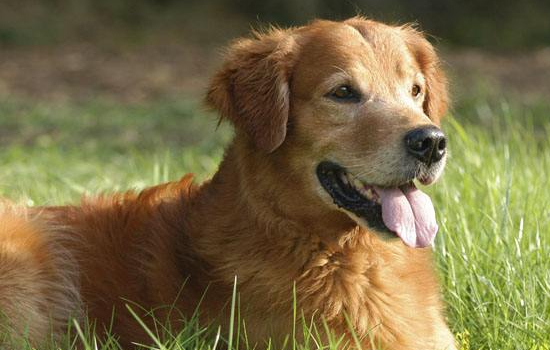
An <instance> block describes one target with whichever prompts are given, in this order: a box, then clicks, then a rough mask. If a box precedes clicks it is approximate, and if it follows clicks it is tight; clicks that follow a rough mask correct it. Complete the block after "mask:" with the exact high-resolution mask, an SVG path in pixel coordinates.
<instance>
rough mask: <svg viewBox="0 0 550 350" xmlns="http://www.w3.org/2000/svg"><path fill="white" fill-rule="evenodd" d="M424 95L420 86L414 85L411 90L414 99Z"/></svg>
mask: <svg viewBox="0 0 550 350" xmlns="http://www.w3.org/2000/svg"><path fill="white" fill-rule="evenodd" d="M421 93H422V88H421V87H420V85H418V84H414V85H413V86H412V89H411V94H412V95H413V97H418V95H420V94H421Z"/></svg>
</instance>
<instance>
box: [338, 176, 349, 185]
mask: <svg viewBox="0 0 550 350" xmlns="http://www.w3.org/2000/svg"><path fill="white" fill-rule="evenodd" d="M340 180H342V182H343V183H344V185H349V181H348V177H347V175H346V174H341V175H340Z"/></svg>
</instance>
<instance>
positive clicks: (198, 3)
mask: <svg viewBox="0 0 550 350" xmlns="http://www.w3.org/2000/svg"><path fill="white" fill-rule="evenodd" d="M357 13H360V14H363V15H366V16H368V17H371V18H375V19H379V20H382V21H386V22H390V23H405V22H417V23H418V24H419V26H420V28H422V29H423V30H425V31H426V32H427V33H429V34H430V39H431V40H432V41H433V42H434V43H435V44H436V45H437V46H438V47H439V49H440V51H441V52H442V54H443V56H444V58H445V61H446V62H447V66H448V67H447V70H448V71H449V73H450V75H451V78H453V77H454V78H455V79H452V81H453V86H452V88H453V89H454V91H455V96H458V97H459V98H466V97H468V96H467V94H468V92H469V91H473V90H475V91H477V92H479V91H481V92H483V93H486V94H487V95H493V96H499V95H501V94H504V95H507V94H511V95H518V94H519V95H521V97H522V99H524V100H525V101H534V100H538V99H547V98H550V1H548V0H546V1H544V0H523V1H517V0H501V1H473V0H466V1H453V0H414V1H407V0H338V1H337V0H301V1H296V0H294V1H293V0H279V1H276V0H263V1H255V0H236V1H229V0H215V1H206V0H186V1H176V0H43V1H39V0H0V96H23V97H25V98H27V97H30V98H37V99H44V98H45V99H65V100H67V99H68V100H74V99H76V100H82V99H84V100H86V99H94V98H98V97H100V98H108V99H115V100H120V101H129V102H136V101H138V102H139V101H143V100H151V99H159V98H166V97H171V96H183V95H185V96H190V97H199V96H200V95H201V94H202V92H203V91H204V87H205V84H206V81H207V78H208V76H210V75H211V74H212V72H213V70H214V69H215V67H216V66H217V65H218V64H219V60H220V54H219V52H220V47H222V45H223V44H225V43H226V42H227V41H228V40H229V39H231V38H233V37H236V36H241V35H245V34H246V33H247V32H248V31H249V29H250V28H251V27H256V28H257V27H261V26H262V25H265V24H266V23H274V24H278V25H281V26H286V25H300V24H304V23H307V22H308V21H310V20H311V19H313V18H317V17H322V18H328V19H342V18H347V17H349V16H353V15H355V14H357ZM472 85H475V89H472Z"/></svg>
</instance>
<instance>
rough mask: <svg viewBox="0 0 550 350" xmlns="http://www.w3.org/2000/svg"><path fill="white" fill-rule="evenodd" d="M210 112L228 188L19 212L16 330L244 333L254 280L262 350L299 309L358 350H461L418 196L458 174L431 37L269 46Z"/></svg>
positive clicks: (213, 96)
mask: <svg viewBox="0 0 550 350" xmlns="http://www.w3.org/2000/svg"><path fill="white" fill-rule="evenodd" d="M206 101H207V103H208V105H210V106H211V107H213V108H215V109H216V110H218V111H219V113H220V117H221V118H222V119H226V120H229V121H230V122H231V123H232V124H233V126H234V127H235V137H234V139H233V141H232V142H231V143H230V144H229V145H228V147H227V149H226V152H225V157H224V159H223V161H222V162H221V164H220V166H219V169H218V171H217V172H216V174H215V175H214V176H213V178H212V179H211V180H210V181H206V182H205V183H203V184H201V185H196V184H194V183H193V181H192V177H191V176H190V175H187V176H185V177H183V179H181V180H180V181H176V182H171V183H167V184H162V185H159V186H156V187H152V188H148V189H145V190H144V191H142V192H140V193H133V192H130V193H123V194H115V195H102V196H98V197H91V198H84V199H83V200H82V202H81V203H80V205H68V206H57V207H32V208H21V207H18V206H16V205H10V204H7V203H4V204H3V209H2V211H1V215H0V308H1V309H2V312H3V314H4V315H5V317H4V318H3V319H2V320H3V321H2V326H3V328H4V329H8V328H9V329H11V334H12V335H21V334H26V335H27V336H28V337H29V338H30V339H31V341H32V342H33V343H36V344H38V343H40V342H41V341H43V340H44V339H46V338H48V336H50V335H51V334H64V333H65V332H66V327H67V324H68V323H69V320H70V319H72V318H75V319H76V320H80V321H81V322H85V320H90V321H91V322H93V323H94V324H95V325H96V330H97V331H98V332H100V333H101V332H102V331H103V330H104V329H108V330H109V332H111V333H112V334H115V335H116V336H117V337H118V339H119V340H120V343H121V344H123V345H125V346H127V347H131V346H132V345H131V344H132V342H137V343H150V342H151V339H150V338H149V337H148V336H147V334H146V333H145V331H144V329H143V327H142V326H140V325H139V323H138V322H136V320H135V318H134V316H132V315H131V313H130V312H129V311H128V309H127V307H126V306H127V305H128V304H129V305H133V306H134V307H133V310H134V311H135V312H136V313H137V314H138V316H140V317H143V320H144V322H149V321H148V320H149V318H150V317H148V316H147V313H149V312H150V313H151V314H153V315H154V316H155V317H156V319H158V320H161V321H166V322H169V323H170V324H171V326H172V328H173V329H175V330H177V327H178V326H179V325H181V322H183V321H182V319H183V318H185V317H191V315H192V314H193V312H195V310H196V309H197V307H198V312H199V315H200V316H199V318H200V321H201V322H203V323H204V324H210V323H214V324H219V325H221V326H222V329H223V330H225V331H227V329H228V324H229V316H228V315H229V312H230V304H231V302H230V301H231V297H232V290H233V285H234V281H235V278H236V280H237V291H238V294H239V298H240V299H239V300H240V317H241V318H242V319H243V320H245V322H246V332H247V336H248V340H249V342H250V343H251V344H259V345H260V346H262V344H263V343H262V342H263V341H265V340H266V339H269V338H271V339H273V341H275V342H276V341H280V340H281V339H283V338H284V337H285V336H287V335H288V334H291V333H292V327H293V316H292V315H293V312H294V311H295V310H294V306H293V305H294V303H296V305H297V306H296V307H297V310H296V311H297V313H298V315H303V317H304V319H305V320H308V322H309V321H310V320H313V321H312V322H314V323H316V324H318V325H319V326H320V327H321V328H320V329H324V328H323V324H326V325H328V327H329V328H330V329H332V331H334V332H336V334H343V335H344V336H345V337H347V338H346V339H348V340H349V342H348V344H349V345H350V346H351V347H355V348H357V347H359V345H360V347H361V348H362V349H394V350H397V349H407V350H413V349H418V350H428V349H430V350H431V349H434V350H442V349H455V345H454V340H453V336H452V334H451V332H450V331H449V328H448V327H447V325H446V321H445V317H444V315H443V312H442V302H441V300H440V291H439V287H438V282H437V278H436V276H435V274H434V267H433V263H432V249H431V248H430V246H431V245H432V243H433V241H434V237H435V235H436V232H437V223H436V220H435V210H434V207H433V205H432V203H431V201H430V198H429V197H428V196H427V195H426V194H424V193H423V192H421V191H420V190H419V189H417V188H416V187H415V183H421V184H424V185H429V184H431V183H433V182H434V181H436V179H437V178H438V177H439V175H440V174H441V171H442V169H443V167H444V164H445V159H446V139H445V136H444V134H443V132H442V131H441V130H440V129H439V127H438V126H439V124H440V118H441V117H442V116H443V115H444V113H445V111H446V105H447V92H446V80H445V76H444V74H443V73H442V71H441V70H440V64H439V61H438V57H437V55H436V53H435V51H434V49H433V47H432V45H430V43H429V42H428V41H427V40H426V39H425V38H424V37H423V35H422V34H420V33H419V32H418V31H416V30H415V29H414V28H412V27H411V26H389V25H385V24H382V23H378V22H375V21H371V20H366V19H364V18H361V17H355V18H351V19H348V20H346V21H343V22H332V21H325V20H318V21H314V22H312V23H311V24H309V25H306V26H303V27H298V28H291V29H270V30H268V31H265V32H262V33H254V34H253V35H252V37H250V38H244V39H239V40H236V41H235V42H234V43H233V44H232V45H230V46H229V48H228V50H227V53H226V56H225V62H224V63H223V65H222V67H221V69H220V70H219V71H218V72H217V74H216V75H215V76H214V77H213V79H212V81H211V85H210V88H209V90H208V92H207V97H206ZM136 305H139V307H137V306H136ZM167 305H171V307H166V306H167ZM174 310H176V311H177V312H176V311H174ZM354 336H356V337H357V339H359V340H360V341H361V342H362V343H361V344H357V343H354V342H353V340H352V339H353V337H354Z"/></svg>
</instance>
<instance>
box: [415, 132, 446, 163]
mask: <svg viewBox="0 0 550 350" xmlns="http://www.w3.org/2000/svg"><path fill="white" fill-rule="evenodd" d="M405 145H406V147H407V151H408V152H409V153H410V154H411V155H413V156H414V157H415V158H416V159H418V160H420V161H421V162H423V163H426V164H428V165H430V164H432V163H435V162H438V161H440V160H441V158H443V156H444V155H445V148H446V147H447V139H446V138H445V134H443V131H441V130H440V129H439V128H436V127H435V126H428V127H422V128H418V129H414V130H412V131H409V132H408V133H407V134H406V135H405Z"/></svg>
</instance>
